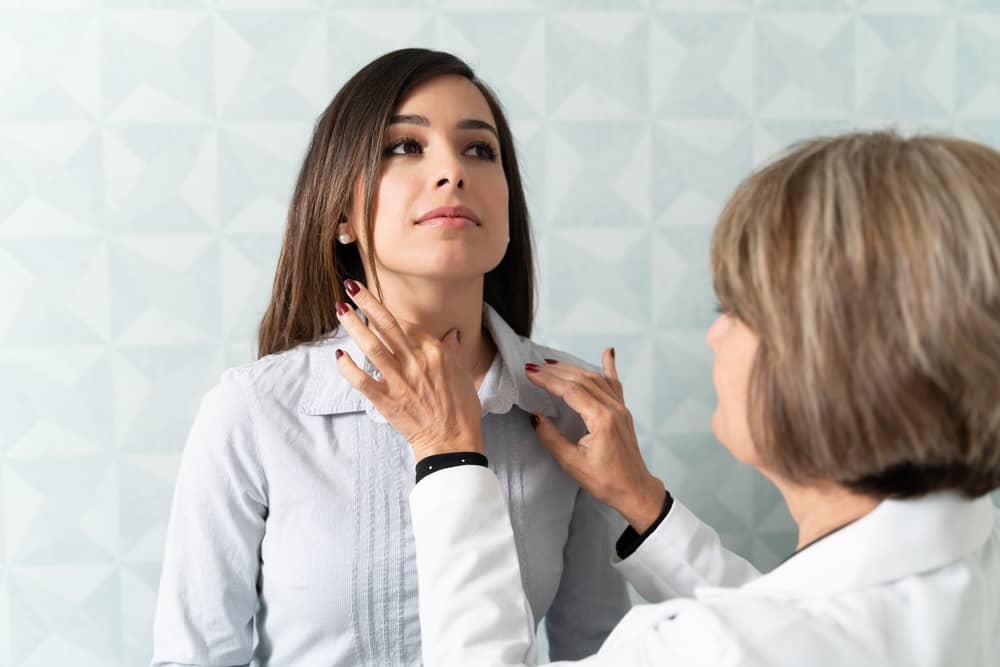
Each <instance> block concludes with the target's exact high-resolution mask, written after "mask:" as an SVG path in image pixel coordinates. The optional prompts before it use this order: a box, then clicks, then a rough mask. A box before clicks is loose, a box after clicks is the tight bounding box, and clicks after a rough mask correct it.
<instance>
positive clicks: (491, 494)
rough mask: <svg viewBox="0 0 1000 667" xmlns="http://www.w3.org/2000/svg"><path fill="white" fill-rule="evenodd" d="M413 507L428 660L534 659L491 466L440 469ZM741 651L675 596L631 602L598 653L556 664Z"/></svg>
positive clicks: (711, 659) (613, 664) (598, 666)
mask: <svg viewBox="0 0 1000 667" xmlns="http://www.w3.org/2000/svg"><path fill="white" fill-rule="evenodd" d="M410 511H411V514H412V517H413V533H414V538H415V540H416V551H417V577H418V585H419V590H420V625H421V640H422V646H423V648H422V650H423V661H424V664H426V665H434V666H435V667H458V666H461V667H474V666H483V667H486V666H489V667H521V666H530V665H534V664H535V636H534V621H533V619H532V616H531V608H530V606H529V605H528V601H527V598H526V596H525V595H524V590H523V589H522V587H521V574H520V567H519V565H518V560H517V550H516V548H515V545H514V534H513V530H512V529H511V524H510V517H509V515H508V513H507V507H506V505H505V504H504V500H503V494H502V493H501V490H500V484H499V482H498V481H497V479H496V477H495V476H494V475H493V473H492V472H490V471H489V470H488V469H487V468H483V467H480V466H458V467H455V468H448V469H445V470H441V471H438V472H435V473H433V474H431V475H429V476H427V477H426V478H424V479H423V480H421V481H420V482H419V483H418V484H417V485H416V487H415V488H414V490H413V492H412V493H411V495H410ZM739 658H740V656H739V649H738V647H736V646H734V645H733V643H732V642H731V641H729V639H728V638H727V636H726V632H725V629H724V628H723V627H721V626H720V624H719V623H718V621H717V619H715V618H714V616H713V615H712V613H711V612H710V611H709V610H707V609H706V608H704V607H703V606H702V605H699V604H698V603H696V602H694V601H671V602H667V603H664V604H660V605H644V606H642V607H636V608H634V609H632V610H631V611H630V612H629V613H628V614H627V615H626V616H625V618H624V619H623V620H622V622H621V623H620V624H619V625H618V626H617V627H616V628H615V630H614V631H613V632H612V634H611V636H610V637H609V638H608V640H607V642H605V644H604V646H603V647H602V648H601V649H600V651H599V652H598V653H597V654H596V655H592V656H590V657H587V658H584V659H582V660H580V661H579V662H573V663H569V662H559V663H552V665H553V667H555V666H557V665H562V666H568V665H571V664H572V665H580V666H584V667H621V666H622V665H630V666H634V667H653V666H654V665H656V666H659V667H662V665H670V666H671V667H693V666H695V665H698V666H704V667H707V666H708V665H711V666H712V667H729V666H730V665H736V664H738V660H739Z"/></svg>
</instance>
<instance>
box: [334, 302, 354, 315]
mask: <svg viewBox="0 0 1000 667" xmlns="http://www.w3.org/2000/svg"><path fill="white" fill-rule="evenodd" d="M349 312H351V307H350V306H348V305H347V304H346V303H344V302H343V301H338V302H337V314H338V315H340V316H341V317H343V316H344V315H346V314H347V313H349Z"/></svg>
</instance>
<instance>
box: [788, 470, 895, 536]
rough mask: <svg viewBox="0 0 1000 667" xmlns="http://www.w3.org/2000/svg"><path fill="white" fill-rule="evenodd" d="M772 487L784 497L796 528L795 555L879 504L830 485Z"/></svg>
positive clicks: (873, 499)
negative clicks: (796, 542)
mask: <svg viewBox="0 0 1000 667" xmlns="http://www.w3.org/2000/svg"><path fill="white" fill-rule="evenodd" d="M771 481H773V482H774V483H775V485H776V486H777V487H778V490H780V491H781V494H782V495H783V496H784V497H785V503H786V504H787V505H788V511H789V512H790V513H791V515H792V518H793V519H795V523H796V524H798V526H799V543H798V545H797V546H796V547H795V550H796V551H798V550H799V549H801V548H802V547H804V546H806V545H807V544H809V543H811V542H814V541H816V540H817V539H819V538H821V537H823V536H824V535H826V534H827V533H830V532H832V531H834V530H836V529H838V528H841V527H843V526H846V525H847V524H849V523H851V522H852V521H856V520H858V519H860V518H861V517H863V516H865V515H866V514H868V513H869V512H871V511H872V510H873V509H875V508H876V507H877V506H878V504H879V502H880V501H879V500H878V499H877V498H873V497H871V496H863V495H861V494H858V493H854V492H853V491H850V490H849V489H846V488H844V487H843V486H840V485H838V484H834V483H832V482H829V483H820V484H817V485H814V486H798V485H793V484H788V483H784V482H782V481H780V480H775V479H774V478H773V477H772V478H771Z"/></svg>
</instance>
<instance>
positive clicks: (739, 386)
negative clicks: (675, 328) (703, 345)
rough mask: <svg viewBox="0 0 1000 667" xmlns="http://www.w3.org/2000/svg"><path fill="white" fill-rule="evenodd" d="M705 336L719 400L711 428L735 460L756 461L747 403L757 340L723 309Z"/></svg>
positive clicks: (752, 462) (738, 320)
mask: <svg viewBox="0 0 1000 667" xmlns="http://www.w3.org/2000/svg"><path fill="white" fill-rule="evenodd" d="M705 340H706V341H707V342H708V346H709V347H710V348H712V351H713V352H714V353H715V362H714V363H713V365H712V383H713V384H714V385H715V392H716V395H717V396H718V401H719V405H718V407H717V408H716V410H715V414H714V415H713V416H712V430H713V431H714V432H715V437H716V438H718V439H719V442H721V443H722V444H723V445H725V447H726V449H728V450H729V452H730V453H731V454H732V455H733V456H735V457H736V459H737V460H739V461H742V462H743V463H749V464H751V465H758V464H759V460H758V457H757V451H756V448H755V447H754V444H753V439H752V438H751V437H750V422H749V419H748V410H747V404H748V400H749V386H750V373H751V371H752V369H753V363H754V357H755V356H756V354H757V345H758V343H759V340H758V338H757V336H756V335H755V334H754V333H753V332H752V331H751V330H750V329H749V328H748V327H747V326H746V325H745V324H744V323H743V322H742V321H741V320H740V319H739V318H738V317H734V316H732V315H729V314H725V313H724V314H722V315H720V316H719V317H718V319H716V320H715V322H714V323H713V324H712V326H711V327H709V329H708V334H707V335H706V336H705Z"/></svg>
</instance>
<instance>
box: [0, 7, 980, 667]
mask: <svg viewBox="0 0 1000 667" xmlns="http://www.w3.org/2000/svg"><path fill="white" fill-rule="evenodd" d="M41 4H42V3H34V2H31V3H23V5H24V7H19V3H17V2H10V1H9V0H0V666H6V665H9V666H10V667H14V666H18V667H20V666H22V665H23V666H29V665H30V666H50V665H53V666H54V665H68V664H73V665H75V666H77V667H80V666H89V665H108V666H110V665H116V666H117V665H129V666H131V665H141V664H144V663H145V661H146V660H147V659H148V656H149V651H150V648H149V647H150V625H151V619H152V610H153V603H154V598H155V591H156V586H157V580H158V576H159V566H160V558H161V553H162V548H163V540H164V528H165V524H166V519H167V513H168V503H169V500H170V497H171V493H172V488H173V481H174V474H175V470H176V466H177V462H178V454H179V450H180V448H181V445H182V443H183V441H184V436H185V433H186V431H187V429H188V426H189V424H190V421H191V417H192V413H193V411H194V409H195V407H196V405H197V403H198V401H199V399H200V397H201V394H202V393H203V391H204V390H205V389H206V388H207V387H208V386H209V385H210V384H212V383H213V382H214V381H215V379H216V378H217V377H218V374H219V372H220V371H221V370H222V369H223V368H224V367H226V366H230V365H233V364H237V363H241V362H244V361H246V360H249V359H251V358H252V356H253V347H254V346H253V336H254V329H255V326H256V324H257V321H258V318H259V316H260V314H261V310H262V308H263V306H264V303H265V300H266V298H267V296H268V294H269V289H270V281H271V276H272V273H273V269H274V262H275V257H276V251H277V249H278V244H279V240H280V233H281V230H282V225H283V216H284V209H285V206H286V204H287V200H288V197H289V193H290V188H291V185H292V182H293V178H294V176H295V173H296V170H297V168H298V165H299V161H300V159H301V156H302V153H303V150H304V147H305V143H306V141H307V139H308V136H309V132H310V127H311V124H312V122H313V120H314V118H315V117H316V116H317V114H318V113H319V112H320V111H321V109H322V108H323V107H324V106H325V105H326V103H327V102H328V100H329V98H330V97H331V95H332V93H333V92H334V91H335V90H336V89H337V88H338V87H339V85H340V84H341V83H343V81H344V80H345V78H346V77H347V76H348V75H349V74H350V73H352V72H353V71H354V70H355V69H357V68H358V67H359V66H360V65H362V64H363V63H365V62H367V61H368V60H370V59H371V58H372V57H374V56H376V55H377V54H379V53H382V52H384V51H387V50H389V49H392V48H395V47H399V46H404V45H421V46H431V47H437V48H443V49H448V50H452V51H455V52H456V53H458V54H460V55H462V56H464V57H466V58H467V59H468V60H469V61H470V62H471V63H472V64H474V66H476V67H477V68H478V70H479V73H480V74H481V75H482V76H483V77H484V78H485V79H486V80H487V81H489V82H491V83H492V84H493V85H494V87H495V88H496V89H497V90H498V91H499V94H500V97H501V99H502V100H503V101H504V103H505V104H506V106H507V109H508V111H509V113H510V116H511V118H512V120H513V122H514V129H515V133H516V136H517V141H518V145H519V149H520V152H521V158H522V160H523V166H524V172H525V181H526V183H527V188H528V194H529V201H530V205H531V211H532V213H533V216H534V222H535V232H536V237H537V240H538V245H539V251H540V252H539V256H540V265H541V275H542V282H541V286H542V292H541V296H542V298H541V309H540V317H539V326H538V329H537V338H538V339H539V340H541V341H544V342H547V343H550V344H554V345H557V346H562V347H564V348H566V349H568V350H570V351H573V352H575V353H577V354H579V355H582V356H584V357H587V358H590V359H596V358H597V354H598V352H599V350H600V349H601V348H602V347H603V346H604V345H607V344H614V345H615V346H616V347H617V349H618V359H619V360H620V362H621V366H622V369H623V377H624V380H625V384H626V390H627V394H628V396H629V399H630V403H631V406H632V408H633V410H634V413H635V417H636V423H637V426H638V428H639V433H640V436H641V438H642V443H643V447H644V449H645V451H646V453H647V456H648V458H649V460H650V461H651V463H652V465H653V466H654V467H655V469H656V471H657V472H658V473H659V474H660V475H662V476H663V477H664V479H665V480H666V481H667V482H668V484H669V485H670V487H671V489H673V491H674V492H675V493H676V495H678V496H679V497H681V498H683V499H684V500H685V501H686V502H687V503H688V504H689V505H691V506H692V507H693V508H694V509H695V510H696V511H697V512H698V513H700V514H701V515H702V516H704V517H705V518H706V519H708V520H709V521H710V522H711V523H713V524H714V525H715V526H717V527H718V528H719V529H720V531H721V532H722V534H723V536H724V538H725V540H726V542H727V543H728V544H729V545H730V546H731V547H733V548H734V549H736V550H737V551H739V552H741V553H743V554H745V555H746V556H748V557H749V558H751V559H752V560H753V561H754V562H756V563H757V564H758V565H760V566H761V567H769V566H771V565H773V564H774V563H776V562H777V561H778V560H779V559H780V558H782V557H783V556H784V555H785V554H786V553H787V552H788V551H789V549H790V548H791V547H792V546H793V534H792V532H791V525H790V520H789V518H788V516H787V513H786V512H785V511H784V509H782V506H781V503H780V502H779V500H780V499H779V498H778V496H777V494H776V493H775V492H774V491H773V490H772V489H771V487H770V486H768V485H767V484H766V483H764V482H763V481H762V479H761V478H759V477H758V476H756V475H755V474H753V473H751V472H749V471H747V470H746V469H744V468H739V467H737V466H736V465H734V464H733V462H732V461H731V459H730V458H729V457H728V455H727V454H726V453H725V452H724V451H723V450H722V448H721V447H720V446H719V445H718V444H716V443H715V441H714V440H713V438H712V436H711V434H710V432H709V418H710V414H711V412H712V410H713V404H714V394H713V391H712V389H711V385H710V382H709V368H710V362H711V359H710V355H709V353H708V350H707V349H706V347H705V346H704V344H703V333H704V330H705V328H706V326H707V325H708V324H709V322H710V320H711V319H712V317H713V313H712V307H713V297H712V293H711V289H710V285H709V276H708V265H707V243H708V239H709V234H710V230H711V227H712V223H713V218H714V216H715V215H716V213H717V212H718V210H719V207H720V205H721V203H722V201H723V200H724V198H725V196H726V194H727V193H728V192H729V191H730V189H731V188H732V187H733V186H734V185H735V183H736V182H737V180H738V179H739V178H740V177H741V176H742V175H744V174H745V173H746V172H748V171H749V170H750V168H751V167H752V166H753V165H754V164H756V163H758V162H759V161H760V160H762V159H763V158H764V157H766V156H768V155H769V154H771V153H772V152H774V151H775V150H776V149H777V148H779V147H781V146H783V145H785V144H787V143H789V142H791V141H793V140H795V139H798V138H801V137H804V136H807V135H810V134H813V133H816V132H821V131H833V130H838V129H843V128H849V127H858V126H865V127H868V126H881V125H883V124H885V123H894V124H896V125H897V126H899V127H901V128H903V129H905V130H909V129H915V128H920V129H940V130H948V131H954V132H958V133H961V134H964V135H968V136H972V137H975V138H978V139H980V140H983V141H986V142H988V143H991V144H993V145H1000V111H998V110H1000V0H980V1H978V2H973V1H967V2H943V1H934V0H913V1H908V0H894V1H890V0H883V1H876V0H872V1H868V2H864V1H862V0H855V1H848V0H844V1H840V2H837V1H833V0H829V1H825V2H824V1H820V0H813V1H806V0H800V1H794V0H784V1H781V0H770V1H767V0H758V1H756V2H751V1H750V0H745V1H739V0H729V1H725V0H673V1H670V0H662V1H661V2H652V1H647V2H625V1H616V2H612V1H603V2H601V1H597V0H595V1H592V2H559V1H555V0H553V1H551V2H544V3H533V2H526V1H520V2H518V1H508V2H503V1H501V0H479V1H475V0H473V1H469V2H458V1H455V2H445V1H441V2H434V1H428V2H412V1H411V2H407V1H405V0H399V1H396V2H362V1H360V0H359V1H356V2H349V1H343V2H318V1H313V2H309V1H306V0H300V1H299V2H291V1H290V0H271V1H258V2H213V3H207V2H179V1H178V2H158V3H157V2H146V3H142V2H127V1H114V0H107V1H105V2H96V1H92V2H87V1H81V2H76V3H73V2H63V3H59V2H54V3H45V4H51V5H55V7H54V8H52V9H48V8H46V9H42V8H36V7H39V6H40V5H41ZM25 7H30V8H25ZM293 7H295V8H294V9H293ZM491 7H492V8H495V9H489V10H488V11H483V9H487V8H491Z"/></svg>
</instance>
